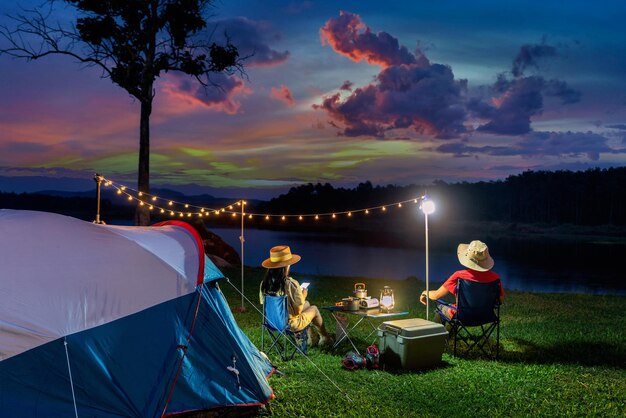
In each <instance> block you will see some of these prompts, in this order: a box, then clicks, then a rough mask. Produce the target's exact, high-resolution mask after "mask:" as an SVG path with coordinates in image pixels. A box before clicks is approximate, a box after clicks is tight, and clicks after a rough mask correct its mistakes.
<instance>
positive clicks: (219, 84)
mask: <svg viewBox="0 0 626 418" xmlns="http://www.w3.org/2000/svg"><path fill="white" fill-rule="evenodd" d="M211 78H212V81H213V83H215V85H214V86H208V87H207V88H206V89H205V88H204V87H203V86H202V85H201V84H199V83H198V82H197V81H196V80H194V79H193V78H189V77H183V76H180V75H176V74H170V75H168V76H167V78H166V79H165V81H164V82H163V86H162V92H163V93H165V96H166V100H167V101H168V105H167V107H166V112H167V113H174V114H177V113H187V112H190V111H194V110H197V109H199V108H200V109H201V108H205V109H210V110H214V111H217V112H224V113H227V114H229V115H234V114H236V113H237V112H238V111H239V108H240V107H241V102H239V101H238V100H237V96H240V95H246V94H250V93H251V91H250V89H248V88H247V87H246V86H245V84H244V82H243V81H242V80H241V79H239V78H236V77H233V76H226V75H224V74H222V73H217V74H214V75H212V76H211Z"/></svg>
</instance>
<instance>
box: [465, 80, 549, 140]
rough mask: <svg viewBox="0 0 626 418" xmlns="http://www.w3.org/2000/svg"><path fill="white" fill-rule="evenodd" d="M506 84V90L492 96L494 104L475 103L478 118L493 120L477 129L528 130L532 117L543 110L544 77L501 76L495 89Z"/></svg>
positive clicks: (513, 132) (508, 132) (505, 132)
mask: <svg viewBox="0 0 626 418" xmlns="http://www.w3.org/2000/svg"><path fill="white" fill-rule="evenodd" d="M505 83H506V84H507V86H506V88H505V89H504V92H503V93H502V94H501V95H500V96H499V97H494V98H493V99H492V105H491V106H489V105H487V104H485V103H479V102H472V109H473V110H474V111H475V113H476V114H477V115H478V116H479V117H483V118H485V117H486V118H489V119H491V120H490V121H489V122H488V123H486V124H484V125H481V126H479V127H478V130H479V131H483V132H490V133H494V134H503V135H522V134H525V133H528V132H530V131H531V127H530V118H531V117H532V116H534V115H537V114H540V113H541V111H542V109H543V95H542V94H541V91H542V90H543V88H544V85H545V83H544V81H543V79H542V78H541V77H524V78H519V79H516V80H513V81H511V82H508V81H507V80H503V79H502V78H501V79H500V80H499V81H498V82H496V84H495V85H494V90H496V91H497V90H499V89H502V88H503V85H504V84H505ZM477 105H480V106H481V107H478V106H477Z"/></svg>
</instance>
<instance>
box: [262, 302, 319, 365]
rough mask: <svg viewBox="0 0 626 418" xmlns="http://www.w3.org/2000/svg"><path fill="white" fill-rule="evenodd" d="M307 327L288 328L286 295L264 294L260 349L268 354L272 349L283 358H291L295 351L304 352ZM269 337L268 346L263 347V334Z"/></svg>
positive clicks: (306, 346)
mask: <svg viewBox="0 0 626 418" xmlns="http://www.w3.org/2000/svg"><path fill="white" fill-rule="evenodd" d="M308 329H309V327H308V326H307V327H305V328H304V329H302V330H300V331H297V332H294V331H291V330H290V329H289V311H288V309H287V296H286V295H282V296H274V295H268V294H265V295H264V303H263V324H262V328H261V347H262V348H261V350H262V351H263V352H265V353H266V354H269V353H270V352H271V351H272V350H276V352H277V353H278V354H279V355H280V358H282V359H283V360H285V361H286V360H291V359H293V357H294V356H295V355H296V353H297V352H299V353H301V354H306V353H307V349H308V345H307V331H308ZM266 333H267V335H268V337H269V339H268V344H269V347H268V348H267V350H266V349H265V334H266Z"/></svg>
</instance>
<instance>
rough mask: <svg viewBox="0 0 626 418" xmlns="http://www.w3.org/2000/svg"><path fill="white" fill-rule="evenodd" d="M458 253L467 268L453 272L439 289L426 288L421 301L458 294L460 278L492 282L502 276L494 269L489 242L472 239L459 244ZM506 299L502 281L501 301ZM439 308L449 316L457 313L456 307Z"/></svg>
mask: <svg viewBox="0 0 626 418" xmlns="http://www.w3.org/2000/svg"><path fill="white" fill-rule="evenodd" d="M456 254H457V256H458V258H459V263H461V265H462V266H464V267H467V268H466V269H465V270H459V271H455V272H454V273H452V275H451V276H450V277H448V280H446V281H445V282H444V283H443V284H442V285H441V287H440V288H439V289H437V290H430V291H429V292H428V293H426V291H425V290H424V291H423V292H422V294H421V295H420V302H422V303H423V304H424V305H426V298H427V297H428V298H429V299H430V300H434V301H436V300H439V299H441V298H443V297H444V296H446V295H447V294H449V293H450V294H452V295H454V296H456V284H457V282H458V280H459V279H462V280H471V281H474V282H481V283H490V282H494V281H496V280H498V279H499V278H500V276H499V275H498V274H497V273H496V272H494V271H492V270H491V269H492V268H493V265H494V261H493V258H491V256H490V255H489V248H488V247H487V244H485V243H484V242H482V241H478V240H475V241H472V242H470V243H469V244H459V246H458V248H457V251H456ZM503 299H504V289H503V288H502V282H500V302H502V300H503ZM437 307H438V308H439V310H440V311H441V312H442V313H443V314H444V315H446V316H447V317H448V318H452V317H453V316H454V314H455V313H456V310H455V309H454V308H450V307H448V306H445V305H442V304H437ZM435 320H437V322H441V320H440V318H435Z"/></svg>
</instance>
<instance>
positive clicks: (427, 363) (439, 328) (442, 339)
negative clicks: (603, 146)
mask: <svg viewBox="0 0 626 418" xmlns="http://www.w3.org/2000/svg"><path fill="white" fill-rule="evenodd" d="M447 337H448V331H446V329H445V327H444V326H443V325H442V324H437V323H435V322H431V321H426V320H425V319H420V318H412V319H400V320H398V321H386V322H383V323H382V324H380V326H379V327H378V340H379V347H380V360H381V363H383V364H384V365H386V366H389V367H399V368H403V369H428V368H431V367H435V366H437V365H438V364H439V363H441V355H442V354H443V350H444V349H445V346H446V338H447Z"/></svg>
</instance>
